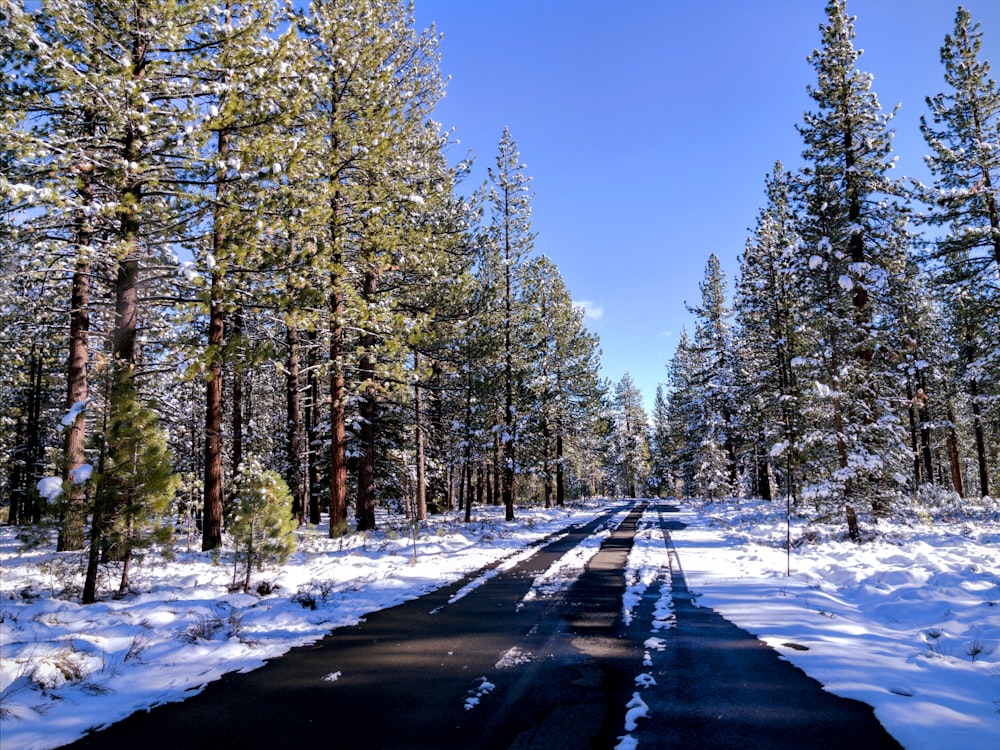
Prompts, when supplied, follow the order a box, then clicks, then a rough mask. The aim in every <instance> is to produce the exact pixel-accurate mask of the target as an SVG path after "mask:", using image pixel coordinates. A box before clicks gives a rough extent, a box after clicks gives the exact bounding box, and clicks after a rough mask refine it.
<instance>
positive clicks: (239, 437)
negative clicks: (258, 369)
mask: <svg viewBox="0 0 1000 750" xmlns="http://www.w3.org/2000/svg"><path fill="white" fill-rule="evenodd" d="M243 330H244V329H243V313H242V312H240V311H238V310H237V311H236V312H235V313H234V314H233V335H232V341H231V342H230V343H232V344H235V345H236V346H237V347H243V346H244V345H245V342H244V340H243ZM232 360H233V361H234V362H235V364H234V365H230V367H229V372H230V373H231V374H232V378H233V404H232V410H233V416H232V423H233V450H232V456H230V462H231V464H232V472H233V474H236V472H238V471H239V470H240V465H241V464H242V463H243V422H244V419H243V415H244V414H245V413H246V412H245V406H244V403H243V402H244V399H245V394H244V385H245V384H246V383H245V381H244V377H245V371H244V363H243V362H242V361H240V360H242V357H241V356H240V355H237V354H236V352H235V351H234V352H233V354H232Z"/></svg>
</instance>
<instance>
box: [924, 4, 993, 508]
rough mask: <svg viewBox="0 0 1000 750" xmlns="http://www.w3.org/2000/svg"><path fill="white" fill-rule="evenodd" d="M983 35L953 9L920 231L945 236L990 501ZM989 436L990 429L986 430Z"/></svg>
mask: <svg viewBox="0 0 1000 750" xmlns="http://www.w3.org/2000/svg"><path fill="white" fill-rule="evenodd" d="M981 45H982V31H981V30H980V27H979V24H978V23H974V22H973V20H972V17H971V14H970V13H969V11H968V10H966V9H965V8H962V7H959V9H958V12H957V14H956V17H955V28H954V31H953V32H952V33H951V34H948V35H947V36H946V37H945V44H944V46H943V47H942V48H941V62H942V64H943V65H944V68H945V82H946V83H947V84H948V90H947V92H945V93H941V94H938V95H936V96H933V97H928V99H927V105H928V107H929V108H930V111H931V116H932V121H931V122H930V123H928V122H927V120H926V118H924V117H922V118H921V131H922V132H923V135H924V139H925V140H926V141H927V145H928V146H929V147H930V149H931V154H930V155H929V156H928V157H927V164H928V166H929V167H930V169H931V172H932V174H933V175H934V184H933V186H932V187H931V188H927V187H924V186H922V185H918V186H917V188H918V190H917V192H918V194H919V195H920V196H921V197H922V198H923V199H924V200H925V201H926V202H927V203H929V204H930V206H931V210H930V213H929V215H928V216H927V222H928V223H929V224H930V225H931V226H936V227H942V228H943V229H944V230H945V232H946V233H945V234H944V235H943V236H941V237H940V238H939V239H937V240H936V242H934V243H933V244H932V246H931V249H930V251H929V253H928V255H929V260H930V262H931V267H932V270H933V273H934V281H935V283H936V285H937V286H938V288H939V290H940V291H941V293H942V294H943V295H944V297H945V299H946V300H948V303H949V305H950V307H951V308H952V315H953V316H954V317H955V318H956V320H957V321H958V322H957V327H958V329H959V330H961V333H962V337H961V341H962V343H963V345H962V347H961V349H960V356H961V357H962V362H963V365H964V370H965V371H964V372H963V373H961V375H962V377H963V379H964V381H965V383H966V384H967V387H968V396H969V400H970V408H971V411H972V414H971V421H972V428H973V433H974V440H975V445H976V461H977V465H978V474H979V489H980V493H981V494H983V495H988V494H989V489H990V469H989V464H990V461H991V460H992V461H996V459H997V451H996V450H995V448H994V449H993V450H992V451H991V450H990V449H989V448H988V447H987V445H988V440H987V437H986V436H987V435H988V434H989V433H990V431H991V428H990V426H989V424H988V421H989V420H992V421H994V422H996V420H997V419H998V417H997V415H998V413H1000V412H998V410H997V408H996V407H995V406H994V407H993V408H990V403H991V402H995V401H996V400H997V396H998V395H1000V380H998V378H997V376H996V373H997V371H998V369H1000V345H998V343H997V342H998V341H1000V323H998V321H1000V284H998V282H997V278H998V274H1000V213H998V208H997V197H996V189H997V187H996V181H997V173H998V171H1000V88H998V87H997V84H996V82H995V81H994V80H993V79H992V78H991V77H990V65H989V63H988V62H987V61H986V60H981V59H980V47H981ZM992 429H993V430H996V429H997V427H996V426H995V425H994V427H993V428H992Z"/></svg>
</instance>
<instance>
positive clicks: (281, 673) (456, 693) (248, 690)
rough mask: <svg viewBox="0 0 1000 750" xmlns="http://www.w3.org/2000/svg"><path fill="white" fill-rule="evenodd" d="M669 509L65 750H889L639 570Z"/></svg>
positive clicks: (679, 586) (865, 722) (578, 532)
mask: <svg viewBox="0 0 1000 750" xmlns="http://www.w3.org/2000/svg"><path fill="white" fill-rule="evenodd" d="M661 509H662V510H663V511H666V513H662V512H661ZM672 510H675V509H673V508H670V507H668V506H661V507H657V506H655V505H654V506H649V507H647V506H646V505H645V504H640V505H634V506H632V505H626V506H618V507H616V508H614V509H612V510H610V511H609V512H607V513H604V514H603V515H601V516H599V517H597V518H595V519H594V520H593V521H592V522H590V523H588V524H586V525H583V526H581V527H578V528H577V527H569V528H568V529H567V530H566V532H565V533H564V534H562V535H557V536H555V537H553V541H551V542H549V543H548V544H546V545H545V546H544V547H542V548H540V549H538V550H537V551H535V552H534V553H533V554H530V556H526V555H521V556H517V557H516V558H515V559H513V560H510V561H508V562H506V563H500V564H498V565H494V566H491V567H490V569H488V570H487V569H484V570H483V571H480V573H479V574H477V575H473V576H469V577H467V578H465V579H463V580H461V581H458V582H456V583H455V584H452V585H450V586H446V587H444V588H442V589H439V590H438V591H436V592H434V593H432V594H429V595H427V596H424V597H422V598H420V599H417V600H414V601H410V602H407V603H406V604H403V605H400V606H397V607H393V608H391V609H386V610H382V611H379V612H375V613H373V614H371V615H369V616H367V617H366V619H365V621H364V622H362V623H360V624H358V625H356V626H353V627H347V628H341V629H338V630H336V631H334V632H333V633H332V634H331V635H330V636H328V637H327V638H324V639H323V640H322V641H319V642H317V643H315V644H313V645H311V646H307V647H303V648H300V649H295V650H293V651H292V652H290V653H288V654H287V655H286V656H284V657H281V658H278V659H275V660H273V661H271V662H269V663H268V664H267V665H266V666H264V667H262V668H260V669H257V670H255V671H253V672H250V673H245V674H230V675H227V676H225V677H224V678H222V679H221V680H219V681H217V682H214V683H211V684H209V685H208V686H207V687H206V689H205V690H204V692H202V693H201V694H199V695H196V696H194V697H192V698H190V699H189V700H187V701H185V702H183V703H172V704H168V705H164V706H160V707H157V708H155V709H153V710H152V711H150V712H149V713H140V714H135V715H133V716H131V717H129V718H128V719H126V720H125V721H122V722H119V723H117V724H115V725H112V726H111V727H109V728H107V729H106V730H104V731H101V732H96V733H93V734H91V735H88V736H87V737H85V738H83V739H82V740H80V741H78V742H76V743H74V744H73V745H71V746H70V747H80V748H83V747H92V748H129V750H132V748H134V747H135V746H137V745H138V746H142V747H143V748H144V750H156V749H157V748H171V749H172V748H176V747H178V746H184V747H187V748H206V749H207V748H212V749H213V750H217V748H219V747H232V746H243V747H252V748H255V747H267V748H269V749H270V748H284V747H288V748H292V747H295V748H300V747H307V746H309V745H310V744H313V743H323V744H324V745H332V746H335V747H337V748H393V749H402V748H547V749H549V750H552V749H555V750H559V748H567V749H568V748H574V750H579V749H580V748H586V747H596V748H609V747H619V748H631V747H637V746H638V747H642V748H644V749H645V748H661V747H662V748H666V747H676V746H677V745H678V743H681V742H691V743H697V745H698V746H699V747H701V748H713V747H719V748H721V747H727V748H733V747H755V748H767V747H782V748H802V747H810V748H824V747H837V748H842V747H845V746H850V747H852V750H857V749H858V748H891V747H898V745H897V744H896V743H895V742H894V741H893V740H892V739H891V737H889V736H888V735H887V734H886V733H885V732H884V730H883V729H882V728H881V726H880V725H879V724H878V722H876V721H875V719H874V717H873V715H872V712H871V710H870V708H868V707H867V706H865V705H864V704H860V703H856V702H854V701H847V700H845V699H841V698H837V697H835V696H832V695H830V694H829V693H826V692H824V691H823V690H822V689H821V687H820V686H819V684H818V683H816V682H815V681H813V680H811V679H809V678H808V677H806V676H805V675H804V674H803V673H801V672H800V671H798V670H797V669H795V668H794V667H792V666H791V665H790V664H788V663H787V662H784V661H781V660H780V659H779V658H778V656H777V654H776V653H775V652H774V651H772V650H771V649H769V648H767V647H766V646H765V645H764V644H762V643H761V642H760V641H757V640H756V639H755V638H753V637H752V636H750V635H748V634H747V633H745V632H744V631H741V630H739V629H738V628H736V627H735V626H733V625H731V624H729V623H728V622H726V621H725V620H723V619H722V618H721V617H719V616H718V615H717V614H715V613H714V612H712V611H711V610H707V609H703V608H699V607H697V606H695V605H694V603H693V602H692V601H691V596H690V594H689V593H688V592H687V587H686V584H685V582H684V579H683V574H682V572H681V569H680V566H679V564H676V563H677V556H676V552H673V553H672V554H670V559H671V561H672V563H673V564H671V565H670V566H668V567H669V575H667V574H666V572H665V571H664V570H663V569H662V566H661V567H660V568H657V567H656V566H655V565H652V564H648V565H645V566H644V565H642V564H639V563H641V558H642V554H641V553H643V552H644V551H647V552H649V553H650V556H649V558H648V560H647V562H648V561H649V560H653V559H654V557H653V556H652V550H653V549H654V547H653V544H654V543H655V544H658V545H660V547H659V551H660V555H661V556H662V554H663V546H662V545H663V544H664V542H666V543H667V544H668V551H669V529H670V528H671V527H676V524H677V522H676V521H673V520H672V519H671V518H670V513H669V512H670V511H672ZM637 536H638V538H639V539H640V540H641V541H640V544H636V538H637ZM598 543H600V545H599V546H598ZM588 558H589V560H588ZM636 561H639V563H637V562H636ZM584 563H585V564H586V568H585V570H581V567H582V566H583V565H584ZM627 572H628V575H630V576H631V577H633V578H635V579H636V580H633V581H630V582H627V581H626V573H627ZM626 583H628V587H626ZM671 591H672V593H673V600H674V604H673V611H671V607H670V597H669V595H670V593H671ZM623 615H624V616H623ZM675 621H676V628H672V627H671V625H673V624H674V622H675ZM626 622H627V623H628V624H626Z"/></svg>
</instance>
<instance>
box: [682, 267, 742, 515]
mask: <svg viewBox="0 0 1000 750" xmlns="http://www.w3.org/2000/svg"><path fill="white" fill-rule="evenodd" d="M699 287H700V289H701V304H700V305H699V306H697V307H689V308H688V310H689V311H690V312H691V313H692V314H693V315H694V316H695V319H696V323H695V334H694V342H693V345H694V347H695V349H696V350H697V351H698V354H699V357H698V362H699V364H700V366H701V370H700V371H699V372H697V373H696V374H695V378H696V387H697V388H698V391H699V393H698V396H699V404H700V415H699V418H698V420H697V422H696V423H695V424H693V425H692V429H693V432H694V434H693V435H692V437H693V438H694V439H695V442H696V445H697V447H696V449H695V457H694V462H695V467H696V468H695V476H694V480H695V487H696V491H697V492H698V494H699V495H702V496H706V497H710V498H717V497H722V496H724V495H733V494H738V493H737V490H738V483H739V478H738V469H737V464H736V446H737V440H738V438H737V434H736V432H737V425H736V402H735V397H734V395H735V387H736V383H735V379H736V373H735V369H734V361H733V356H732V349H733V341H732V336H731V333H730V330H729V317H730V311H729V309H728V306H727V305H726V278H725V273H724V272H723V270H722V264H721V263H720V262H719V258H718V257H717V256H716V255H715V253H712V254H711V255H710V256H709V259H708V262H707V264H706V266H705V278H704V280H703V281H702V282H701V284H700V285H699Z"/></svg>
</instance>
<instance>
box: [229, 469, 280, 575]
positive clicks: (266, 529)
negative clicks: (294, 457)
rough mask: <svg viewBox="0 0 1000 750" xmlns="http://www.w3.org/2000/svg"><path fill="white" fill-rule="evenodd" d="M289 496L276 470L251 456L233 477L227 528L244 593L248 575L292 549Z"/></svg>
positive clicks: (234, 562)
mask: <svg viewBox="0 0 1000 750" xmlns="http://www.w3.org/2000/svg"><path fill="white" fill-rule="evenodd" d="M291 508H292V497H291V492H290V490H289V489H288V485H287V484H286V483H285V480H284V479H282V478H281V476H280V475H279V474H278V473H277V472H276V471H270V470H266V469H264V467H263V465H262V464H261V463H260V460H259V459H258V458H256V457H254V456H251V457H249V458H247V459H246V460H245V461H244V462H243V463H242V464H241V465H240V468H239V473H238V474H237V476H236V488H235V497H234V498H233V500H232V502H231V503H230V506H229V509H228V512H227V514H226V529H227V530H228V532H229V535H230V536H231V537H232V539H233V544H234V546H235V549H236V554H235V558H234V560H233V564H234V574H233V585H234V586H235V585H236V570H237V569H238V567H239V565H240V563H242V564H243V573H244V576H243V583H242V589H243V592H244V593H250V576H251V573H252V572H253V569H254V568H255V567H256V568H257V569H258V570H259V569H261V568H262V567H263V566H264V564H265V563H272V562H274V563H279V564H280V563H283V562H285V560H287V559H288V558H289V556H290V555H291V554H292V553H293V552H294V551H295V528H296V522H295V518H294V517H293V516H292V511H291Z"/></svg>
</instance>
